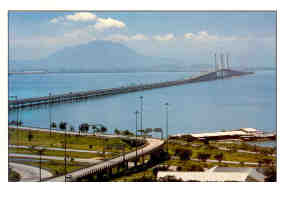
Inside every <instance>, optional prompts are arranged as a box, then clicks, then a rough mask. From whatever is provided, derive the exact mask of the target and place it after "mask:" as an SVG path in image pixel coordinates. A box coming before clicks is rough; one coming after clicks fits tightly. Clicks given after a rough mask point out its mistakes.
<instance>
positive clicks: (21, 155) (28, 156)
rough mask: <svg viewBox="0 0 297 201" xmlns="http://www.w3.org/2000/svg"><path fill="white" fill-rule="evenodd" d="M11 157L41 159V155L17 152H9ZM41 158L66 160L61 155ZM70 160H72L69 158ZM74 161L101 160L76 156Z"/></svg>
mask: <svg viewBox="0 0 297 201" xmlns="http://www.w3.org/2000/svg"><path fill="white" fill-rule="evenodd" d="M9 157H24V158H34V159H39V158H40V156H39V155H34V154H17V153H9ZM41 159H48V160H64V157H59V156H41ZM68 160H70V159H69V158H68ZM74 161H76V162H82V163H94V164H95V163H99V162H101V160H98V159H92V158H74Z"/></svg>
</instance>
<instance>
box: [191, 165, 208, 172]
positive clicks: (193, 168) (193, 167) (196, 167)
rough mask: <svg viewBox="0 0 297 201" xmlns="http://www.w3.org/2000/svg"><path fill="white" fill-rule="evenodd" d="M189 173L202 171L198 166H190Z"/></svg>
mask: <svg viewBox="0 0 297 201" xmlns="http://www.w3.org/2000/svg"><path fill="white" fill-rule="evenodd" d="M189 171H198V172H203V171H204V169H203V168H202V167H201V166H200V165H191V167H190V168H189Z"/></svg>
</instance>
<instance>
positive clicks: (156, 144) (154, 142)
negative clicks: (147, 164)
mask: <svg viewBox="0 0 297 201" xmlns="http://www.w3.org/2000/svg"><path fill="white" fill-rule="evenodd" d="M147 141H148V145H147V146H145V147H143V148H142V149H140V150H138V151H137V157H140V156H142V155H146V154H149V153H150V152H152V151H154V150H156V149H158V148H160V147H161V146H162V145H163V144H164V141H162V140H159V139H153V138H148V139H147ZM135 158H136V151H133V152H130V153H128V154H125V155H124V156H120V157H117V158H114V159H111V160H109V161H105V162H102V163H99V164H96V165H94V166H91V167H88V168H84V169H80V170H77V171H74V172H72V173H69V174H67V176H69V177H71V181H75V180H77V179H78V178H81V177H84V176H87V175H90V174H94V173H96V172H98V171H102V170H105V169H107V168H111V167H115V166H117V165H119V164H120V163H122V162H124V161H127V160H132V159H135ZM65 176H66V175H64V176H60V177H55V178H53V179H50V180H48V181H55V182H64V181H65Z"/></svg>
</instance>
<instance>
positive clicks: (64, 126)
mask: <svg viewBox="0 0 297 201" xmlns="http://www.w3.org/2000/svg"><path fill="white" fill-rule="evenodd" d="M59 128H60V129H61V130H64V131H65V133H64V173H65V182H66V175H67V159H66V151H67V150H66V148H67V147H66V144H67V142H66V140H67V136H66V131H67V123H66V122H63V121H62V122H60V124H59Z"/></svg>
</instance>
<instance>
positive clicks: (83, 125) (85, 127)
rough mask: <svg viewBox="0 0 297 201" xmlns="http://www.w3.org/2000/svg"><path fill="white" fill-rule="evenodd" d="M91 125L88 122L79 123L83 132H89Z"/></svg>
mask: <svg viewBox="0 0 297 201" xmlns="http://www.w3.org/2000/svg"><path fill="white" fill-rule="evenodd" d="M89 127H90V125H89V124H88V123H82V124H80V125H79V127H78V129H79V131H80V132H82V133H83V132H86V133H87V132H88V131H89Z"/></svg>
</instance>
